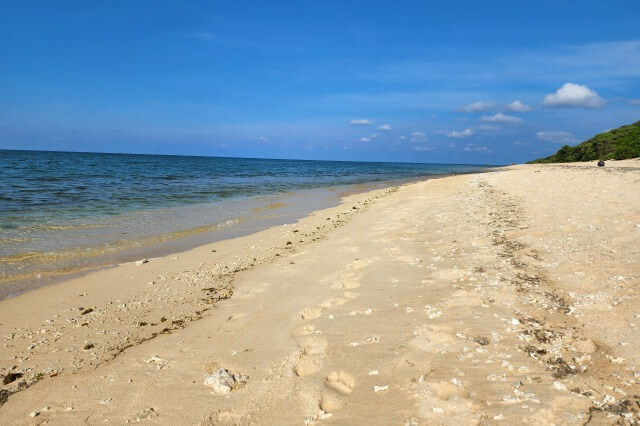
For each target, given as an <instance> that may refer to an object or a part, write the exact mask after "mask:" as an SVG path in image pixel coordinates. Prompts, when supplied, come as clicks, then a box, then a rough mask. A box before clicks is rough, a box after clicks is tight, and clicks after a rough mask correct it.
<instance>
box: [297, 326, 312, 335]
mask: <svg viewBox="0 0 640 426" xmlns="http://www.w3.org/2000/svg"><path fill="white" fill-rule="evenodd" d="M315 332H316V328H315V327H314V326H312V325H303V326H302V327H298V328H296V329H295V330H294V331H293V335H294V336H308V335H310V334H314V333H315Z"/></svg>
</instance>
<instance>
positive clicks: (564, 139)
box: [536, 131, 579, 144]
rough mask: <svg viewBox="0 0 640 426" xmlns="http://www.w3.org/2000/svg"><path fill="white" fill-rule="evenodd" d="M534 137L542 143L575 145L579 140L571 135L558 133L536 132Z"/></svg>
mask: <svg viewBox="0 0 640 426" xmlns="http://www.w3.org/2000/svg"><path fill="white" fill-rule="evenodd" d="M536 137H537V138H538V139H540V140H543V141H548V142H553V143H562V144H570V143H576V142H578V141H579V139H577V138H576V137H575V136H573V133H569V132H560V131H546V132H538V133H536Z"/></svg>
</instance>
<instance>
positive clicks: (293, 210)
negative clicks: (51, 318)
mask: <svg viewBox="0 0 640 426" xmlns="http://www.w3.org/2000/svg"><path fill="white" fill-rule="evenodd" d="M487 167H488V166H479V165H461V164H419V163H378V162H346V161H345V162H341V161H303V160H272V159H251V158H223V157H189V156H167V155H133V154H100V153H71V152H45V151H3V150H0V299H1V298H3V297H8V296H11V295H15V294H16V293H19V292H22V291H25V290H26V289H30V288H34V287H37V286H38V285H41V284H42V283H46V282H48V281H50V280H51V279H52V278H54V277H59V276H65V275H67V274H70V273H74V272H78V271H82V270H87V269H91V268H98V267H104V266H109V265H112V264H117V263H121V262H124V261H131V260H135V259H136V258H141V257H147V256H151V255H160V254H168V253H169V252H172V251H179V250H183V249H186V248H188V247H193V246H196V245H200V244H204V243H207V242H212V241H215V240H219V239H222V238H225V237H231V236H234V235H240V234H243V233H244V234H246V233H250V232H255V231H257V230H260V229H264V228H265V227H268V226H272V225H274V224H280V223H285V222H288V221H294V220H296V219H297V218H299V217H302V216H304V215H305V214H307V213H309V212H310V211H312V210H315V209H319V208H323V207H328V206H330V205H335V204H337V203H338V202H339V199H340V195H342V194H345V193H349V192H356V191H363V190H367V189H373V188H376V187H383V186H386V185H390V184H393V183H399V182H403V181H408V180H414V179H421V178H425V177H428V176H433V175H442V174H455V173H471V172H477V171H483V170H486V169H487Z"/></svg>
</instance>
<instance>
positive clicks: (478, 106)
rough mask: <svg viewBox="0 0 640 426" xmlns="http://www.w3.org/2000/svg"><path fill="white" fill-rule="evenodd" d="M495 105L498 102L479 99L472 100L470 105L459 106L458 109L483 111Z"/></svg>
mask: <svg viewBox="0 0 640 426" xmlns="http://www.w3.org/2000/svg"><path fill="white" fill-rule="evenodd" d="M495 106H496V104H495V103H494V102H484V101H477V102H472V103H470V104H468V105H465V106H462V107H460V108H458V111H463V112H481V111H488V110H490V109H491V108H493V107H495Z"/></svg>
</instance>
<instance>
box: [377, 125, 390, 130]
mask: <svg viewBox="0 0 640 426" xmlns="http://www.w3.org/2000/svg"><path fill="white" fill-rule="evenodd" d="M378 130H383V131H389V130H391V125H390V124H382V125H380V126H379V127H378Z"/></svg>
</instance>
